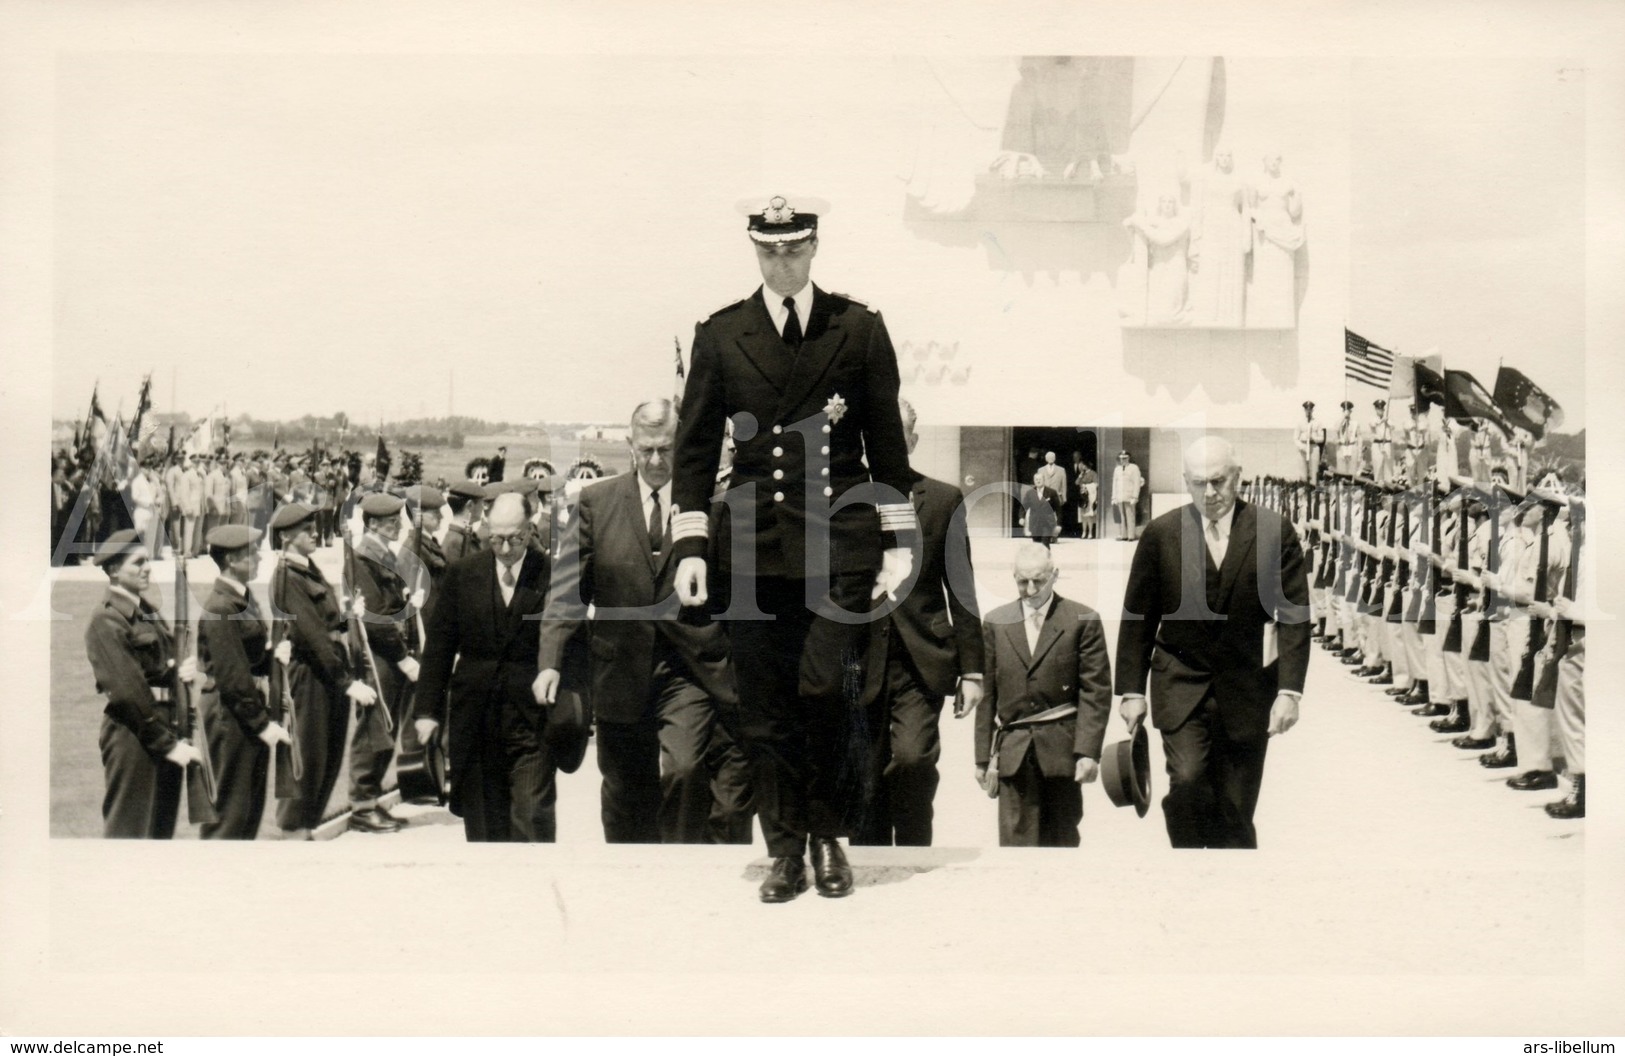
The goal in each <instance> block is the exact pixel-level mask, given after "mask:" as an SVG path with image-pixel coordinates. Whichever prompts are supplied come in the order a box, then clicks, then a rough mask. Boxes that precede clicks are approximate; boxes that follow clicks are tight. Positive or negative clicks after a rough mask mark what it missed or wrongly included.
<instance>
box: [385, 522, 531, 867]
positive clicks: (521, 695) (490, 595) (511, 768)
mask: <svg viewBox="0 0 1625 1056" xmlns="http://www.w3.org/2000/svg"><path fill="white" fill-rule="evenodd" d="M530 532H531V524H530V519H529V517H528V516H527V515H526V510H525V501H524V499H523V497H521V496H520V495H517V494H506V495H499V496H497V498H496V500H495V501H494V502H493V503H492V504H491V537H490V538H491V548H490V549H489V550H482V551H480V552H479V553H477V554H474V555H473V556H471V557H468V558H465V559H463V560H462V561H459V562H457V563H456V564H454V565H452V566H450V567H449V568H447V569H446V571H445V573H444V574H443V575H442V576H441V578H440V580H439V582H438V583H437V584H436V585H435V592H436V595H437V596H436V598H435V604H434V608H433V610H432V613H431V616H430V620H429V627H428V639H429V640H428V644H427V646H426V648H425V649H424V653H423V666H422V670H421V672H420V674H419V679H418V687H417V688H418V692H417V695H416V701H415V703H414V710H413V715H414V722H413V727H414V731H415V732H416V733H417V736H418V740H419V741H421V742H422V743H424V744H428V743H429V742H430V740H431V739H432V738H433V737H434V735H435V731H436V730H438V729H439V728H440V727H441V726H442V725H444V726H446V727H447V750H448V753H449V756H450V758H449V759H448V764H449V769H450V771H451V794H450V803H449V805H450V807H451V812H452V813H453V814H456V815H457V816H458V817H460V818H462V819H463V832H464V834H465V835H466V836H467V837H468V839H469V841H470V842H514V843H551V842H553V839H554V835H555V833H556V820H555V816H554V804H555V802H556V801H557V799H558V789H557V784H556V780H555V779H556V777H557V766H556V763H555V761H554V757H553V753H552V750H551V748H550V747H549V745H548V743H547V739H546V736H545V732H544V729H545V725H546V719H545V717H544V715H543V712H542V706H541V704H540V702H538V700H537V699H536V697H535V696H534V695H533V692H532V683H534V682H535V680H536V673H537V672H536V655H537V646H538V641H539V638H540V632H541V627H542V619H541V616H542V610H543V609H544V608H545V606H546V604H547V584H548V571H549V569H548V558H547V555H546V554H544V553H538V552H536V551H535V550H532V549H531V548H530V545H529V543H530ZM454 668H455V669H454Z"/></svg>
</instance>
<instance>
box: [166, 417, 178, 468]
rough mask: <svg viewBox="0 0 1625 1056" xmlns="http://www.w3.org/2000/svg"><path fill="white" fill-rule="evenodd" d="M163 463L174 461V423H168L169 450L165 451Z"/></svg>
mask: <svg viewBox="0 0 1625 1056" xmlns="http://www.w3.org/2000/svg"><path fill="white" fill-rule="evenodd" d="M164 461H166V462H173V461H175V426H174V423H170V426H169V448H168V450H166V451H165V452H164Z"/></svg>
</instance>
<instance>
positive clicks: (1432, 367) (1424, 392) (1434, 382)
mask: <svg viewBox="0 0 1625 1056" xmlns="http://www.w3.org/2000/svg"><path fill="white" fill-rule="evenodd" d="M1438 362H1439V361H1438V358H1437V357H1431V356H1430V357H1427V358H1425V359H1419V360H1417V361H1416V402H1417V403H1418V404H1419V405H1420V406H1422V407H1427V406H1429V405H1430V404H1438V405H1439V406H1440V407H1443V406H1444V376H1443V375H1442V374H1440V373H1439V370H1438Z"/></svg>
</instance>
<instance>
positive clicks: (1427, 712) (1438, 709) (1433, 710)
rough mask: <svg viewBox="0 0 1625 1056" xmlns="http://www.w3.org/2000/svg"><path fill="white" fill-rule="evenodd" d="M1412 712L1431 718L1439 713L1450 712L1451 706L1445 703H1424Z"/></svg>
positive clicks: (1445, 713)
mask: <svg viewBox="0 0 1625 1056" xmlns="http://www.w3.org/2000/svg"><path fill="white" fill-rule="evenodd" d="M1411 714H1412V715H1420V716H1421V717H1422V718H1424V719H1431V718H1435V717H1437V716H1439V715H1448V714H1450V708H1449V707H1448V706H1446V705H1444V704H1423V705H1422V706H1421V707H1420V708H1417V709H1416V710H1415V711H1413V712H1411Z"/></svg>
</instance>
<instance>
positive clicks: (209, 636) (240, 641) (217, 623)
mask: <svg viewBox="0 0 1625 1056" xmlns="http://www.w3.org/2000/svg"><path fill="white" fill-rule="evenodd" d="M268 637H269V628H267V627H266V625H265V620H264V618H263V617H262V616H261V615H260V610H259V603H258V602H256V601H255V600H254V596H253V594H252V592H250V591H249V590H248V589H247V588H244V589H243V590H242V591H241V592H239V591H238V590H237V589H236V588H235V586H234V585H232V584H229V583H227V582H225V580H224V579H223V578H222V579H217V580H215V582H214V592H213V593H211V594H210V595H209V597H208V599H207V600H205V601H204V602H203V618H202V619H201V620H199V621H198V666H199V668H200V669H201V670H202V672H203V674H204V682H203V697H202V704H201V708H202V710H203V711H204V712H205V713H207V712H209V711H211V710H213V709H214V708H217V707H222V706H223V707H224V708H225V709H226V710H227V711H229V712H230V713H231V714H232V716H233V717H235V718H236V720H237V722H238V723H239V724H240V725H241V726H242V728H243V730H244V731H246V732H247V733H250V734H253V735H256V736H257V735H258V734H259V732H260V731H261V730H263V729H265V727H266V725H267V724H268V723H270V721H271V716H270V713H269V712H267V711H266V710H265V695H264V694H263V693H262V692H261V691H260V687H259V685H258V683H256V682H255V679H257V678H264V677H266V676H267V675H269V674H270V673H271V651H270V649H269V647H268V646H267V638H268Z"/></svg>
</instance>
